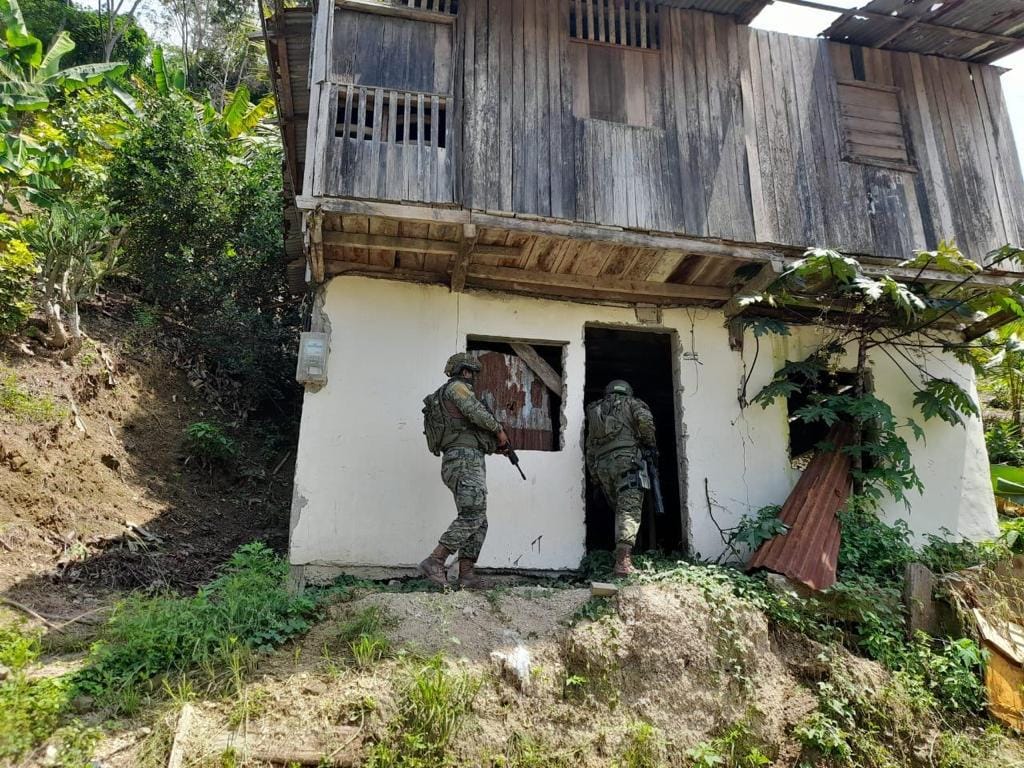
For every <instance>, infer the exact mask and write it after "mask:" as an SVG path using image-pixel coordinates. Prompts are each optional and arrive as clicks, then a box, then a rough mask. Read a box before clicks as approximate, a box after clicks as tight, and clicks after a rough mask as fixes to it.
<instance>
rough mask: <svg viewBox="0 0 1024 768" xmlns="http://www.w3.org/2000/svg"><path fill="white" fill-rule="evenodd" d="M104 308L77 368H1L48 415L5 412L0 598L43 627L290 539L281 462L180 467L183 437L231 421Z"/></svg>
mask: <svg viewBox="0 0 1024 768" xmlns="http://www.w3.org/2000/svg"><path fill="white" fill-rule="evenodd" d="M111 308H112V309H114V310H116V311H114V312H111V311H108V310H103V311H102V312H96V311H94V312H92V313H91V314H89V315H87V317H86V327H87V328H88V329H89V332H90V334H91V336H92V338H93V339H94V343H93V342H90V343H88V344H87V345H86V347H85V349H84V350H83V351H82V353H81V354H79V356H78V357H77V358H76V359H75V361H74V363H73V364H72V365H67V364H64V363H61V362H59V361H56V360H53V359H51V358H49V357H46V356H43V355H39V356H36V357H20V356H17V357H4V356H3V355H0V381H7V382H8V386H9V388H10V387H15V388H16V389H17V391H18V392H20V393H24V394H25V395H27V396H28V398H29V401H28V402H30V403H31V404H33V406H32V407H36V406H39V405H40V404H43V405H44V406H45V407H42V408H41V409H40V408H36V411H38V412H32V413H29V414H25V413H18V412H12V410H10V409H7V410H5V409H3V408H0V553H2V556H0V594H4V595H6V596H7V597H9V598H11V599H14V600H16V601H18V602H21V603H24V604H27V605H31V606H32V607H33V608H35V609H36V610H38V611H40V612H42V613H43V614H48V615H54V616H67V615H75V614H77V613H80V612H81V611H82V610H84V609H87V608H90V607H92V605H93V602H94V600H95V599H96V598H97V597H98V596H99V595H102V594H104V593H106V592H107V591H109V590H112V589H117V590H120V589H126V588H128V589H130V588H136V587H185V588H188V587H190V586H193V585H197V584H201V583H203V582H205V581H208V580H209V578H210V576H211V573H212V571H213V568H214V567H215V565H216V564H218V563H220V562H222V561H223V560H224V559H225V557H226V556H227V555H228V554H229V553H230V552H231V551H233V549H235V548H236V547H237V546H239V545H240V544H241V543H244V542H245V541H250V540H252V539H254V538H264V539H268V540H269V541H270V542H271V543H272V544H274V545H276V546H278V547H281V546H283V544H284V540H285V533H284V532H285V531H286V530H287V527H286V525H287V523H286V521H287V511H288V499H289V493H290V489H289V485H290V479H291V466H290V462H287V461H286V462H282V465H281V466H280V467H279V468H278V472H277V474H273V468H274V466H275V465H276V464H277V463H278V460H279V459H280V458H281V455H280V454H283V453H284V449H280V454H278V455H277V456H275V457H262V456H261V457H259V461H260V462H266V463H265V464H264V465H263V466H254V464H257V462H256V461H253V460H251V457H250V456H248V455H246V456H244V459H245V461H244V467H243V469H244V471H243V472H239V471H232V472H223V471H212V472H211V471H206V470H203V469H201V468H199V467H196V466H194V464H191V463H189V462H187V461H186V460H187V458H188V457H187V453H186V451H185V450H184V448H183V442H182V438H183V434H184V430H185V428H186V427H187V426H188V425H189V424H190V423H192V422H194V421H221V422H228V421H229V418H228V417H227V416H226V415H225V414H224V413H222V412H221V411H219V410H218V409H217V407H216V406H215V405H212V404H211V403H210V402H209V398H207V397H205V396H204V393H203V390H202V387H201V386H198V387H197V386H196V384H197V382H195V381H190V377H189V373H188V371H187V369H186V367H185V366H184V365H182V364H181V363H180V362H179V359H178V356H176V355H175V354H173V351H171V349H170V346H171V345H170V343H169V339H168V337H167V334H166V333H165V332H164V329H162V328H161V327H160V326H149V325H142V324H140V323H138V322H136V321H135V319H134V318H133V316H132V309H131V305H130V304H122V305H118V304H116V303H115V304H112V305H111ZM104 358H106V360H105V359H104ZM108 361H109V364H110V367H111V368H112V372H111V371H108V365H107V362H108ZM111 373H112V375H111ZM9 391H12V390H10V389H9ZM47 403H48V404H49V405H45V404H47ZM76 413H77V415H76ZM286 458H287V457H286ZM55 581H59V582H61V583H62V585H63V586H64V587H65V588H64V589H61V590H55V589H53V583H54V582H55Z"/></svg>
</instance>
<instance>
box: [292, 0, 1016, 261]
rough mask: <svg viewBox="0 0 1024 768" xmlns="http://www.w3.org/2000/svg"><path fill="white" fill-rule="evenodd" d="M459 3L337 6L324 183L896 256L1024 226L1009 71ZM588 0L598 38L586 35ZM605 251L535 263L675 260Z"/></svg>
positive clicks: (321, 109)
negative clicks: (400, 13)
mask: <svg viewBox="0 0 1024 768" xmlns="http://www.w3.org/2000/svg"><path fill="white" fill-rule="evenodd" d="M641 5H643V4H642V3H640V4H636V6H635V7H636V8H637V9H639V8H640V7H641ZM458 7H459V11H458V17H457V19H456V20H455V23H454V24H451V23H448V24H442V23H432V22H430V21H425V20H416V19H406V18H390V17H386V16H378V15H373V14H368V13H361V12H358V11H353V10H337V11H336V12H335V17H334V19H335V21H334V24H333V25H331V27H330V30H326V29H325V28H324V26H323V25H321V26H320V28H319V32H318V36H317V37H316V44H317V45H323V44H324V41H325V40H326V41H327V44H329V45H330V50H331V52H332V53H331V56H329V57H327V58H328V59H329V61H327V62H320V63H318V58H317V55H316V52H315V51H314V57H313V62H314V65H313V68H312V69H313V75H312V76H313V78H314V81H313V83H312V85H313V89H312V94H311V109H312V110H314V113H315V114H317V115H318V116H319V120H318V121H313V120H311V121H310V122H311V124H313V123H314V122H315V123H316V125H317V126H319V128H318V129H317V130H318V131H319V134H318V136H317V142H318V145H317V152H318V157H317V160H318V162H321V163H323V165H324V169H323V171H322V172H316V171H314V172H313V173H311V172H310V170H309V168H308V167H307V173H306V182H307V183H306V185H305V186H304V189H305V190H306V194H307V195H310V194H311V195H313V196H317V195H325V196H336V197H348V198H358V199H370V200H374V199H375V200H381V201H392V202H412V203H425V204H430V205H435V206H448V207H456V208H459V207H461V208H464V209H469V210H473V211H479V212H487V213H493V214H501V215H504V216H526V217H541V218H550V219H556V220H562V221H567V222H579V223H581V224H590V225H604V226H613V227H620V228H625V229H633V230H639V231H649V232H665V233H675V234H678V235H688V236H695V237H700V238H710V239H717V240H726V241H734V242H738V243H765V244H772V245H781V246H787V247H795V248H802V247H807V246H828V247H835V248H839V249H841V250H843V251H846V252H850V253H857V254H865V255H872V256H877V257H885V258H893V259H904V258H907V257H909V255H910V254H911V252H912V251H913V250H915V249H920V248H928V249H932V248H934V247H935V246H936V245H937V243H938V241H939V240H942V239H953V240H955V241H956V242H957V243H958V244H959V245H960V246H961V248H962V249H963V250H964V251H965V252H966V253H967V255H969V256H970V257H971V258H974V259H978V260H980V259H981V258H982V257H983V256H984V254H985V253H986V252H988V251H989V250H991V249H993V248H995V247H998V246H1000V245H1002V244H1004V243H1006V242H1021V241H1024V210H1022V205H1024V203H1022V201H1024V180H1022V176H1021V168H1020V164H1019V162H1018V159H1017V155H1016V151H1015V149H1014V143H1013V137H1012V133H1011V130H1010V126H1009V118H1008V116H1007V110H1006V104H1005V100H1004V97H1003V95H1002V92H1001V89H1000V84H999V74H998V70H996V69H994V68H992V67H989V66H985V65H978V64H966V63H960V62H955V61H950V60H945V59H940V58H937V57H929V56H921V55H917V54H907V53H897V52H891V51H883V50H876V49H861V48H856V47H852V46H847V45H842V44H838V43H833V42H829V41H826V40H822V39H804V38H796V37H790V36H786V35H781V34H776V33H770V32H764V31H761V30H754V29H750V28H749V27H746V26H742V25H738V24H737V23H736V22H735V21H734V19H732V18H731V17H728V16H721V15H714V14H709V13H703V12H698V11H692V10H682V9H679V8H670V7H666V6H661V7H660V8H659V9H658V14H657V20H656V22H657V26H654V20H653V19H649V20H647V21H645V22H644V24H640V25H639V26H637V27H636V29H638V30H641V31H642V33H643V34H647V35H653V34H654V30H657V47H652V48H650V49H647V48H643V47H642V44H643V42H644V39H643V36H642V34H641V36H640V37H639V38H638V39H637V40H634V39H633V38H632V37H631V38H630V40H631V41H632V42H633V43H637V42H639V43H640V44H641V47H640V48H638V47H636V46H635V45H634V46H632V47H629V46H626V47H623V46H617V45H613V44H610V43H609V42H607V39H608V36H609V34H610V33H609V31H608V29H605V30H604V32H602V28H601V23H602V22H601V18H599V17H595V18H594V19H592V20H591V19H590V17H589V16H588V15H587V14H588V13H589V12H590V11H591V9H592V8H593V7H594V5H593V4H591V3H586V2H582V1H581V2H579V3H577V2H575V0H566V2H555V1H553V0H461V2H460V3H459V6H458ZM606 8H611V4H608V5H607V6H606ZM570 9H572V12H573V13H579V14H580V18H582V19H584V31H585V32H586V34H585V35H582V36H579V35H578V36H577V37H576V38H573V37H572V36H571V35H570ZM609 13H610V11H609ZM598 16H600V15H598ZM608 18H611V16H610V15H609V16H608ZM629 29H630V32H629V34H630V35H632V34H633V32H632V30H633V29H634V27H633V26H630V27H629ZM591 30H593V35H591V32H590V31H591ZM638 34H640V33H639V32H638ZM602 35H603V37H602ZM317 72H320V76H321V77H322V78H323V79H322V80H321V81H319V82H317V80H316V77H317ZM844 82H845V83H852V84H853V85H848V86H843V85H842V83H844ZM857 83H864V86H857V85H856V84H857ZM350 90H351V93H352V103H351V104H349V102H348V98H349V91H350ZM841 91H842V93H841ZM396 93H400V94H403V96H402V97H401V99H396V98H395V97H394V96H393V95H392V94H396ZM872 94H881V95H875V96H873V95H872ZM841 96H842V98H841ZM863 100H866V102H868V103H864V104H861V103H859V102H860V101H863ZM880 105H881V106H880ZM442 108H443V112H444V116H445V117H444V123H445V126H446V133H445V134H444V138H443V141H442V140H440V139H439V138H438V136H437V135H436V126H437V125H438V122H439V121H440V119H441V118H440V115H441V111H442ZM862 108H863V109H862ZM396 110H397V112H398V113H399V114H398V115H396ZM421 110H422V112H421ZM880 111H881V112H885V115H884V117H885V121H884V122H885V124H884V125H881V124H879V123H878V122H877V120H875V121H874V122H873V119H872V118H873V114H874V115H875V116H877V115H878V114H880ZM402 113H404V115H405V120H406V121H408V120H409V119H411V118H412V119H414V120H416V121H419V123H418V124H419V125H421V127H420V129H419V133H418V134H417V135H416V136H415V137H414V139H413V140H412V141H410V140H409V139H408V134H406V140H405V141H404V142H403V141H401V140H400V138H399V137H397V136H395V135H392V134H393V132H394V130H395V123H396V118H397V117H399V116H400V115H401V114H402ZM897 113H898V114H897ZM421 114H422V117H421ZM353 115H354V117H353ZM599 117H604V118H606V119H598V118H599ZM353 120H354V121H355V122H356V123H358V124H359V131H357V132H356V133H357V134H358V135H356V136H355V137H353V135H352V132H351V131H350V130H349V129H348V128H346V121H348V122H352V121H353ZM426 124H429V125H431V126H434V131H435V133H434V134H433V135H431V134H430V133H429V131H427V130H425V129H424V128H423V127H422V125H426ZM312 134H313V129H312V128H311V130H310V136H311V137H312ZM425 134H426V135H425ZM442 144H443V146H442ZM851 147H853V148H854V149H856V150H858V151H854V152H851V151H850V148H851ZM868 150H870V151H868ZM889 154H892V155H893V157H891V158H889V157H888V155H889ZM858 155H859V157H858ZM897 155H898V157H897ZM858 160H860V161H858ZM887 160H892V161H893V162H891V163H887ZM310 164H312V163H310ZM310 164H307V165H310ZM311 177H313V178H315V179H316V181H317V182H318V183H317V184H314V185H313V186H310V184H309V181H310V178H311ZM606 250H607V252H605V251H601V250H600V249H598V250H596V251H593V250H591V251H588V256H587V259H589V260H588V261H587V262H586V263H582V262H581V263H579V264H577V263H576V262H577V258H576V254H575V252H574V251H573V250H572V248H571V247H570V246H568V245H565V244H564V243H556V242H553V241H551V240H546V239H544V238H541V239H539V240H537V241H536V242H535V243H532V244H531V246H530V249H529V250H528V251H527V252H524V254H523V259H522V263H521V264H519V265H518V266H519V267H520V268H523V267H526V268H531V267H532V266H533V265H536V264H541V263H543V264H544V265H545V268H549V269H551V270H552V271H560V270H561V271H571V272H575V273H581V274H582V273H587V272H590V271H593V269H595V268H600V269H606V270H607V269H610V270H612V271H614V272H616V273H621V274H629V273H632V272H635V271H636V270H638V269H639V270H643V269H647V271H648V272H651V271H652V270H653V269H654V267H653V266H648V263H649V262H650V263H654V262H656V261H657V260H658V259H659V258H660V257H659V256H658V255H657V254H655V253H650V254H644V255H643V256H642V257H641V256H637V255H635V254H634V255H632V256H631V257H630V259H629V260H628V261H627V260H626V259H624V257H623V256H622V254H621V253H619V252H618V251H617V250H616V249H615V248H614V247H610V248H608V249H606ZM598 260H600V261H601V262H602V264H601V265H600V266H599V267H595V264H596V263H597V261H598ZM705 268H706V265H700V264H698V263H697V262H693V261H692V260H690V261H686V260H682V261H680V263H679V264H677V268H676V271H679V270H682V272H681V273H680V274H683V275H684V276H685V275H689V274H691V273H699V272H701V271H702V270H704V269H705ZM670 272H671V271H670ZM670 276H671V275H669V276H667V277H670Z"/></svg>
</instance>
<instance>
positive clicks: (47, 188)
mask: <svg viewBox="0 0 1024 768" xmlns="http://www.w3.org/2000/svg"><path fill="white" fill-rule="evenodd" d="M0 27H2V32H3V34H2V38H3V44H2V45H0V80H2V87H0V160H2V162H0V203H8V204H11V205H13V206H14V207H16V208H20V207H21V206H22V204H23V201H24V200H28V201H30V202H32V203H33V204H35V205H42V206H48V205H51V204H53V202H54V201H55V196H54V192H55V190H58V189H59V185H58V184H57V183H56V182H55V181H54V180H53V178H52V175H53V174H55V173H59V172H60V171H62V170H64V169H65V168H66V167H67V166H68V164H70V163H73V162H74V155H73V154H69V153H66V152H63V151H61V149H60V148H59V147H55V146H53V145H52V144H51V142H48V141H47V140H46V139H45V138H42V137H41V136H38V135H34V133H33V127H34V121H33V117H32V115H33V113H36V112H39V111H41V110H45V109H47V108H49V107H50V105H51V103H52V102H53V101H54V100H56V99H57V98H58V97H59V96H60V95H61V94H65V93H69V92H72V91H75V90H80V89H88V88H93V87H96V86H99V85H101V84H102V83H104V81H106V80H107V79H109V78H113V77H117V76H119V75H121V74H123V73H124V71H125V69H126V67H125V65H124V64H118V63H114V64H81V65H78V66H74V67H68V68H66V69H62V68H61V59H62V58H63V57H64V56H65V55H67V54H68V53H70V52H71V51H72V50H74V47H75V43H74V41H73V40H72V39H71V36H70V35H69V34H68V33H67V32H66V31H64V30H61V31H60V32H58V33H57V34H56V35H55V36H54V38H53V40H52V41H51V42H50V46H49V48H47V49H46V51H45V53H44V50H43V43H42V41H41V40H40V39H39V38H38V37H36V36H35V35H33V34H32V33H31V32H30V31H29V29H28V27H27V26H26V25H25V19H24V18H23V16H22V13H21V7H20V5H19V3H18V0H0Z"/></svg>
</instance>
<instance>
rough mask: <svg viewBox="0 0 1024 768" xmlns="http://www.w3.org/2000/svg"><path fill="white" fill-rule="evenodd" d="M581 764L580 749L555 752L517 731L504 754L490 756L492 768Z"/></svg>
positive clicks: (551, 767) (556, 767) (568, 767)
mask: <svg viewBox="0 0 1024 768" xmlns="http://www.w3.org/2000/svg"><path fill="white" fill-rule="evenodd" d="M578 764H579V754H578V750H567V751H566V750H563V751H561V752H555V751H554V750H552V749H551V748H550V747H548V746H546V745H545V744H543V743H542V742H540V741H538V740H536V739H534V738H533V737H531V736H529V735H527V734H524V733H520V732H518V731H516V732H515V733H513V734H512V735H511V736H510V737H509V739H508V743H507V744H506V745H505V749H504V752H503V754H501V755H494V756H492V757H491V758H490V763H489V765H490V768H573V766H576V765H578Z"/></svg>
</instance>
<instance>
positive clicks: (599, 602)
mask: <svg viewBox="0 0 1024 768" xmlns="http://www.w3.org/2000/svg"><path fill="white" fill-rule="evenodd" d="M613 613H615V603H614V602H613V601H612V600H611V599H609V598H607V597H596V596H595V597H591V598H590V599H589V600H587V602H585V603H583V604H582V605H581V606H580V607H579V608H577V609H576V610H575V611H574V612H573V614H572V617H571V618H570V619H569V623H570V624H578V623H579V622H581V621H599V620H600V619H602V618H603V617H605V616H610V615H612V614H613Z"/></svg>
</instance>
